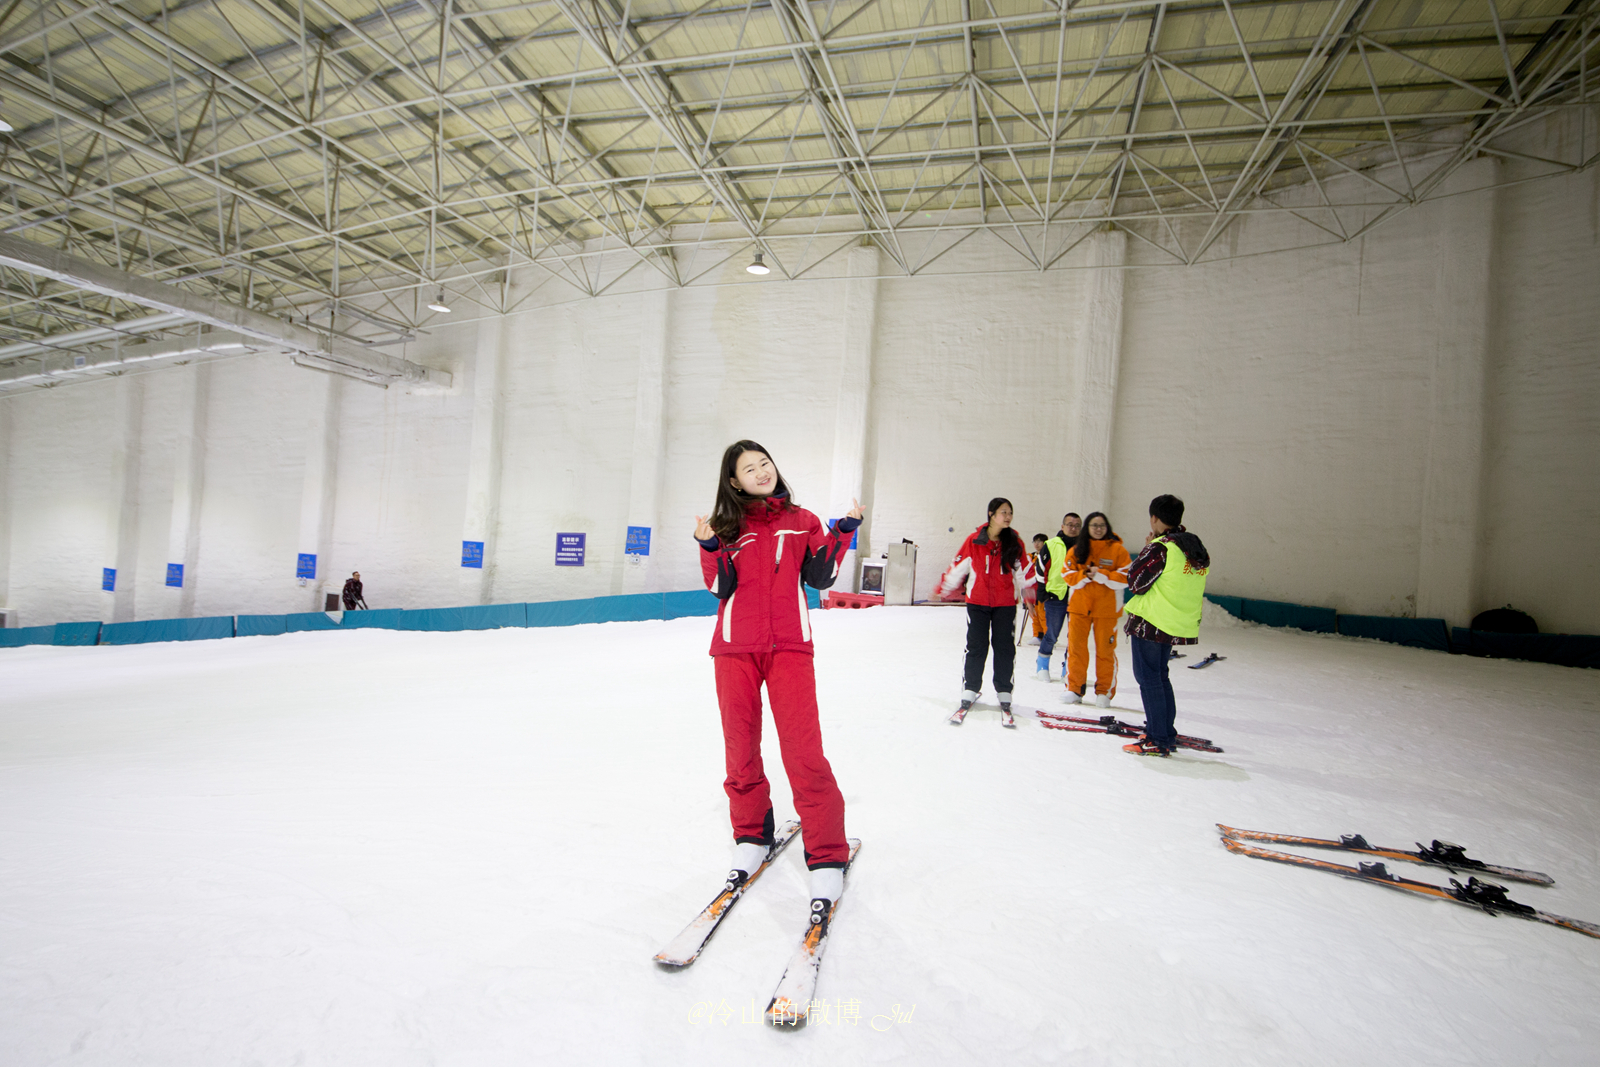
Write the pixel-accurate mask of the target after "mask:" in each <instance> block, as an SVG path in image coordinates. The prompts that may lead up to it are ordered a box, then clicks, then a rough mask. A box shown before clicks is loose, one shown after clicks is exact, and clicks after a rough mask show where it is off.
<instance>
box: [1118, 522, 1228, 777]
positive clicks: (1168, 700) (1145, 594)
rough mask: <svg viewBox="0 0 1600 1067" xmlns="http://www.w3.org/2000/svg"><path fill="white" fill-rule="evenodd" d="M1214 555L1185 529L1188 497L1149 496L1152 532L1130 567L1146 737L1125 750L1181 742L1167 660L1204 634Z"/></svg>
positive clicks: (1132, 638) (1131, 627) (1157, 750)
mask: <svg viewBox="0 0 1600 1067" xmlns="http://www.w3.org/2000/svg"><path fill="white" fill-rule="evenodd" d="M1210 568H1211V555H1210V554H1209V553H1208V552H1207V551H1206V546H1205V545H1204V544H1202V543H1201V541H1200V538H1198V537H1196V536H1195V535H1194V534H1192V533H1190V532H1189V531H1188V530H1186V529H1184V528H1183V501H1181V500H1179V499H1178V498H1177V497H1175V496H1171V495H1163V496H1158V497H1156V498H1155V499H1154V500H1152V501H1150V536H1149V537H1146V538H1145V546H1144V550H1143V551H1142V552H1140V553H1139V558H1137V559H1135V560H1134V561H1133V564H1132V566H1130V567H1129V568H1128V602H1127V603H1126V604H1125V605H1123V607H1124V610H1126V611H1127V613H1128V622H1127V624H1126V627H1125V629H1126V632H1127V634H1128V650H1129V653H1130V654H1131V655H1132V656H1133V677H1134V679H1135V680H1136V681H1137V682H1138V683H1139V695H1140V697H1141V699H1143V701H1144V737H1143V739H1142V740H1139V741H1135V742H1134V743H1133V744H1131V745H1124V746H1122V750H1123V751H1124V752H1132V753H1134V754H1135V755H1139V756H1170V755H1171V754H1172V749H1173V747H1174V746H1176V745H1177V743H1178V734H1177V727H1176V726H1175V722H1176V719H1177V714H1178V709H1177V704H1176V702H1175V700H1174V698H1173V695H1172V680H1171V678H1169V677H1168V674H1167V661H1168V658H1169V657H1170V654H1171V652H1172V646H1173V645H1192V644H1194V643H1195V642H1196V641H1197V640H1199V637H1200V604H1201V598H1202V597H1203V596H1204V595H1205V591H1206V574H1207V572H1208V571H1209V570H1210Z"/></svg>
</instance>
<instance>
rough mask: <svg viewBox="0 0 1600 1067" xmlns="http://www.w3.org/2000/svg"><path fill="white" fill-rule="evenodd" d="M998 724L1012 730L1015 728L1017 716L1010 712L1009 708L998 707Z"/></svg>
mask: <svg viewBox="0 0 1600 1067" xmlns="http://www.w3.org/2000/svg"><path fill="white" fill-rule="evenodd" d="M1000 725H1001V726H1005V727H1008V728H1010V729H1012V730H1015V729H1016V728H1017V717H1016V716H1015V715H1013V714H1011V709H1010V708H1001V709H1000Z"/></svg>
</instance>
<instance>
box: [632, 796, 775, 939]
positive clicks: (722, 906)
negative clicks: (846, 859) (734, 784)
mask: <svg viewBox="0 0 1600 1067" xmlns="http://www.w3.org/2000/svg"><path fill="white" fill-rule="evenodd" d="M799 832H800V823H799V822H798V821H797V820H795V819H790V820H789V821H788V822H786V823H784V824H783V825H782V826H781V827H779V828H778V832H777V833H775V834H773V837H772V847H771V848H769V849H767V858H766V859H764V860H762V861H761V866H759V867H757V868H756V869H755V870H754V871H751V872H750V877H749V878H747V879H745V883H744V885H742V886H740V887H739V888H737V889H728V888H724V889H723V890H722V892H720V893H718V894H717V896H716V899H715V900H713V901H712V902H711V903H709V904H707V905H706V907H705V910H704V911H702V912H701V913H700V914H699V915H697V916H695V917H694V920H693V921H692V922H690V923H689V925H688V926H685V927H684V928H683V932H682V933H680V934H679V935H678V936H677V937H675V938H673V939H672V940H671V941H669V942H668V943H667V947H666V948H664V949H662V950H661V951H660V952H657V953H656V955H655V960H656V963H658V964H660V965H661V966H662V967H664V968H666V969H667V970H671V971H676V970H681V969H683V968H684V967H687V966H689V964H691V963H693V962H694V961H695V960H697V959H699V958H700V953H701V952H703V951H705V947H706V945H707V943H709V942H710V940H711V935H712V934H714V933H716V932H717V927H718V926H720V925H721V924H722V920H723V919H726V918H727V917H728V912H730V911H732V910H733V906H734V905H735V904H737V903H738V902H739V898H740V897H742V896H744V894H745V892H746V891H748V890H749V888H750V887H751V886H753V885H755V884H756V879H757V878H760V877H761V875H762V873H763V872H764V871H765V870H766V869H767V868H768V867H770V866H772V861H773V860H775V859H777V858H778V853H780V852H782V851H783V850H784V849H785V848H787V847H788V845H789V842H791V841H793V840H794V837H795V835H796V834H798V833H799Z"/></svg>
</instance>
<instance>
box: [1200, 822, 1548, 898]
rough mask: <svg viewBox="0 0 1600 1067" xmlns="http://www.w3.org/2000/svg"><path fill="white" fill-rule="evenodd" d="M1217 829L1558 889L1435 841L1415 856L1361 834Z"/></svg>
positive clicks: (1534, 874) (1533, 874)
mask: <svg viewBox="0 0 1600 1067" xmlns="http://www.w3.org/2000/svg"><path fill="white" fill-rule="evenodd" d="M1217 829H1218V830H1221V831H1222V836H1223V837H1231V838H1233V839H1234V840H1235V841H1265V842H1267V843H1269V844H1276V845H1293V846H1296V847H1298V848H1333V849H1339V850H1340V851H1342V852H1359V853H1361V854H1362V855H1364V856H1378V857H1380V858H1382V859H1390V860H1405V861H1406V862H1407V863H1420V864H1422V865H1423V866H1425V867H1443V868H1444V869H1445V870H1447V871H1475V872H1477V873H1479V874H1492V875H1494V876H1495V877H1496V878H1508V879H1510V880H1511V881H1513V882H1526V883H1528V884H1529V885H1555V884H1556V880H1555V879H1554V878H1551V877H1550V876H1549V875H1548V874H1541V873H1540V872H1539V871H1525V870H1523V869H1522V868H1520V867H1501V866H1500V865H1498V864H1494V863H1484V862H1483V861H1482V860H1475V859H1472V858H1471V857H1469V856H1468V855H1467V854H1466V849H1465V848H1463V847H1462V846H1461V845H1453V844H1451V843H1450V842H1448V841H1439V840H1437V839H1436V840H1435V841H1434V842H1433V844H1431V845H1424V844H1423V843H1422V842H1420V841H1419V842H1417V850H1416V851H1415V852H1411V851H1409V850H1406V849H1400V848H1377V847H1375V846H1373V845H1369V844H1367V839H1366V838H1364V837H1362V836H1361V835H1360V834H1343V835H1341V836H1340V838H1339V840H1337V841H1330V840H1327V839H1325V838H1321V837H1295V836H1293V835H1291V834H1268V833H1263V832H1261V831H1260V830H1240V829H1238V828H1236V827H1233V826H1224V825H1222V824H1221V823H1217Z"/></svg>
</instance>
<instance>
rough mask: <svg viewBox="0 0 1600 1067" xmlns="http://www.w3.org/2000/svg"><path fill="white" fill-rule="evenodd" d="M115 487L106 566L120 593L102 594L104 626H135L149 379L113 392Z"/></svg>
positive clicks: (132, 378)
mask: <svg viewBox="0 0 1600 1067" xmlns="http://www.w3.org/2000/svg"><path fill="white" fill-rule="evenodd" d="M113 388H114V389H115V390H116V400H115V402H114V404H113V407H112V412H113V414H112V417H111V426H110V438H111V440H110V445H111V448H110V455H111V471H110V475H111V477H110V481H109V485H108V486H107V493H106V504H107V507H106V540H105V544H106V548H105V553H104V555H105V560H106V562H105V564H104V565H105V566H107V567H113V568H115V569H116V572H117V580H116V589H115V591H113V592H108V593H103V594H102V596H103V597H104V601H103V606H102V608H101V621H102V622H132V621H133V619H134V601H135V598H136V593H137V587H138V581H137V577H136V573H135V572H136V571H137V569H138V563H139V461H140V454H141V442H142V439H143V435H144V378H143V377H141V376H139V375H125V376H123V377H121V378H118V379H117V381H116V384H115V385H114V386H113Z"/></svg>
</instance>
